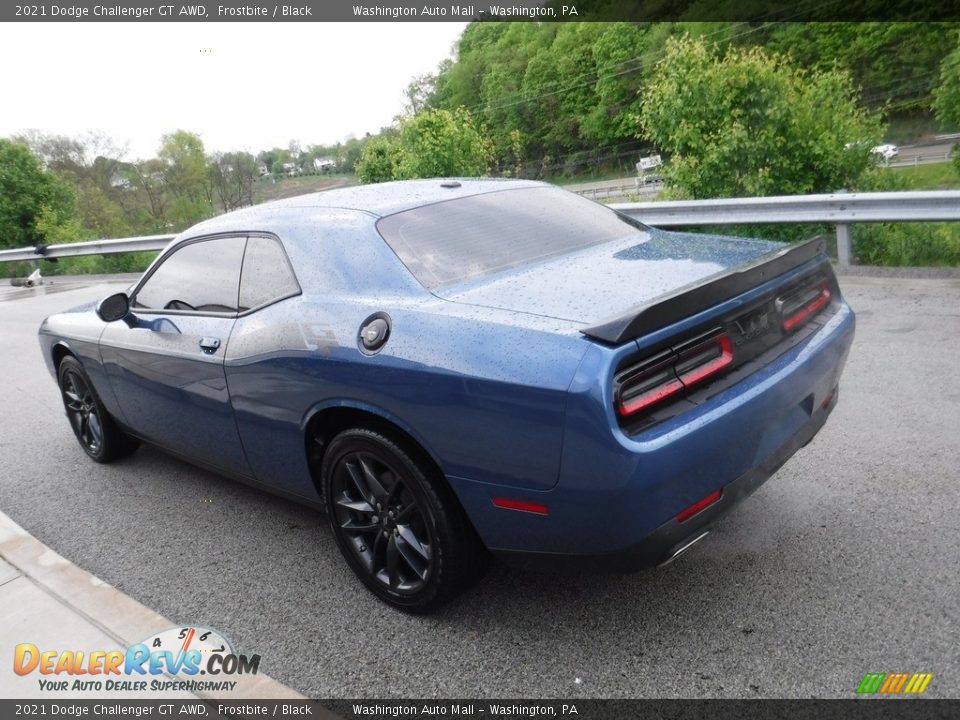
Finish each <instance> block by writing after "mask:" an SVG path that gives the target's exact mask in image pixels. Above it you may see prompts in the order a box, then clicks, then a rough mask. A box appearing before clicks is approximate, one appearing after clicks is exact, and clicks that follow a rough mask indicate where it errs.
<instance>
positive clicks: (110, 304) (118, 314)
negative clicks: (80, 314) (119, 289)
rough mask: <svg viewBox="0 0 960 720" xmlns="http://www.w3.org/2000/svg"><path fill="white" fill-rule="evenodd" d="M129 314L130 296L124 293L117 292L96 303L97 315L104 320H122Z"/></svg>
mask: <svg viewBox="0 0 960 720" xmlns="http://www.w3.org/2000/svg"><path fill="white" fill-rule="evenodd" d="M129 314H130V298H128V297H127V294H126V293H117V294H116V295H111V296H110V297H106V298H104V299H103V300H101V301H100V302H99V303H97V317H99V318H100V319H101V320H103V321H104V322H113V321H114V320H123V319H124V318H125V317H126V316H127V315H129Z"/></svg>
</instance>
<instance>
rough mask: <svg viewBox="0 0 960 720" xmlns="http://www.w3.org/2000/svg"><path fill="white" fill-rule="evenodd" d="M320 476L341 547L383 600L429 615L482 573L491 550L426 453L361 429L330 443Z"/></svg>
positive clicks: (400, 607) (348, 432) (342, 551)
mask: <svg viewBox="0 0 960 720" xmlns="http://www.w3.org/2000/svg"><path fill="white" fill-rule="evenodd" d="M321 474H322V478H323V488H324V501H325V505H326V508H327V513H328V516H329V520H330V525H331V528H332V530H333V534H334V537H335V538H336V540H337V545H338V546H339V547H340V551H341V553H342V554H343V556H344V559H345V560H346V561H347V563H348V564H349V565H350V567H351V569H352V570H353V571H354V572H355V573H356V574H357V576H358V577H359V578H360V580H361V581H363V583H364V585H366V586H367V588H368V589H369V590H371V591H372V592H373V593H374V594H375V595H377V596H378V597H379V598H380V599H382V600H384V601H386V602H387V603H389V604H390V605H393V606H394V607H397V608H399V609H402V610H405V611H408V612H419V613H422V612H429V611H431V610H433V609H435V608H436V607H438V606H439V605H440V604H442V603H443V602H445V601H447V600H449V599H450V598H452V597H453V596H455V595H456V594H458V593H459V592H460V591H462V590H463V589H464V588H465V587H466V586H467V585H468V584H469V583H470V582H471V581H473V580H475V579H476V578H478V577H479V576H480V575H481V574H482V571H483V568H484V567H485V562H484V558H485V555H486V550H485V549H484V548H483V547H482V545H481V544H480V541H479V539H478V538H477V536H476V533H475V532H474V530H473V527H472V526H471V525H470V523H469V521H468V520H467V518H466V516H465V515H464V513H463V510H462V509H461V507H460V505H459V503H458V502H457V500H456V498H455V497H454V495H453V493H452V491H451V490H450V488H449V487H448V486H447V485H446V481H445V480H444V479H443V478H442V476H440V475H439V473H438V472H437V471H436V469H435V468H433V467H432V466H431V464H430V463H428V462H426V461H424V460H423V459H422V456H420V454H419V453H416V452H413V453H410V452H407V450H406V449H405V448H404V447H403V446H402V445H401V444H399V443H397V442H394V440H392V439H390V438H388V437H386V436H384V435H382V434H380V433H378V432H375V431H373V430H368V429H365V428H354V429H351V430H346V431H344V432H342V433H340V434H339V435H337V437H335V438H334V439H333V440H332V441H331V442H330V445H329V447H328V448H327V450H326V452H325V453H324V458H323V464H322V469H321Z"/></svg>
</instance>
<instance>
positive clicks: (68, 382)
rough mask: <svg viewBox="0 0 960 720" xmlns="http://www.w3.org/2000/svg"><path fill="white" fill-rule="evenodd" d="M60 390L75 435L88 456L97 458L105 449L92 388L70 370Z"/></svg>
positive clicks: (64, 374) (101, 424) (64, 377)
mask: <svg viewBox="0 0 960 720" xmlns="http://www.w3.org/2000/svg"><path fill="white" fill-rule="evenodd" d="M60 388H61V391H62V392H63V405H64V407H65V408H66V410H67V417H68V418H69V419H70V425H71V426H72V427H73V434H74V435H76V436H77V440H79V441H80V446H81V447H82V448H83V449H84V450H86V451H87V454H88V455H90V456H91V457H96V456H97V455H99V454H100V452H101V450H102V449H103V423H102V422H101V420H100V411H99V409H98V408H97V402H96V400H94V397H93V392H92V391H91V390H90V386H89V385H88V384H87V381H86V380H85V379H84V378H83V377H81V375H80V373H79V372H77V371H76V370H74V369H73V368H68V369H67V370H66V371H65V372H64V373H63V379H62V380H61V386H60Z"/></svg>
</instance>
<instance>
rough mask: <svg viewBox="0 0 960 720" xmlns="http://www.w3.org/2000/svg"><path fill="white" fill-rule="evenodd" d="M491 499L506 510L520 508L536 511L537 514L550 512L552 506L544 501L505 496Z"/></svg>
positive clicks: (530, 511)
mask: <svg viewBox="0 0 960 720" xmlns="http://www.w3.org/2000/svg"><path fill="white" fill-rule="evenodd" d="M491 500H493V504H494V505H496V506H497V507H498V508H504V509H505V510H519V511H520V512H528V513H535V514H536V515H549V514H550V508H549V507H547V506H546V505H544V504H543V503H535V502H529V501H527V500H517V499H515V498H504V497H495V498H491Z"/></svg>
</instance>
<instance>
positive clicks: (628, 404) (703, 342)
mask: <svg viewBox="0 0 960 720" xmlns="http://www.w3.org/2000/svg"><path fill="white" fill-rule="evenodd" d="M732 363H733V341H732V340H731V339H730V336H729V335H727V334H726V332H722V331H714V332H712V333H710V334H709V337H706V339H704V336H700V337H698V338H695V339H694V340H691V341H690V342H688V343H685V344H684V345H682V346H680V347H678V348H677V349H676V351H672V350H671V351H667V352H664V353H661V354H659V355H656V356H654V357H653V358H650V359H649V360H647V361H646V362H644V363H642V364H640V365H639V366H637V367H636V368H634V369H632V370H630V371H628V372H627V373H626V374H625V375H623V376H622V377H621V378H619V379H618V388H617V412H618V413H619V414H620V415H621V416H624V417H625V416H628V415H635V414H636V413H639V412H641V411H643V410H647V409H649V408H652V407H654V406H656V405H659V404H660V403H662V402H663V401H665V400H667V399H668V398H672V397H675V396H676V395H677V394H679V393H680V392H682V391H683V390H685V389H686V388H689V387H691V386H693V385H696V384H698V383H701V382H703V381H704V380H707V379H708V378H710V377H713V376H714V375H716V374H718V373H719V372H721V371H722V370H723V369H724V368H726V367H727V366H728V365H730V364H732Z"/></svg>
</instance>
